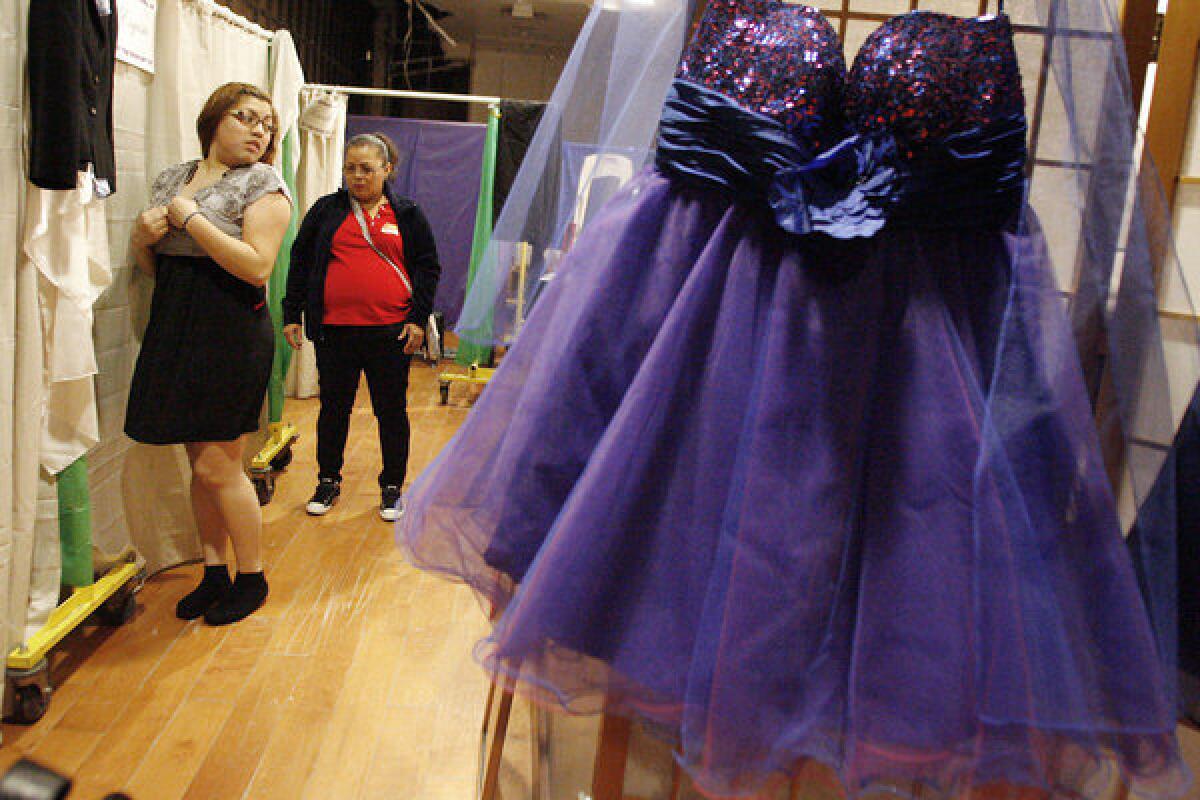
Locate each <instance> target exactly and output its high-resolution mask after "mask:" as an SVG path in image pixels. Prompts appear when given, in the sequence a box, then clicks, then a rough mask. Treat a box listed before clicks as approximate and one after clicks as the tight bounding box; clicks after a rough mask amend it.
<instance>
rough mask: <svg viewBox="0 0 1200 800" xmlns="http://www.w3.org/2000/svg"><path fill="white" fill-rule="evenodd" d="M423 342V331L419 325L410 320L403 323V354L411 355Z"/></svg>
mask: <svg viewBox="0 0 1200 800" xmlns="http://www.w3.org/2000/svg"><path fill="white" fill-rule="evenodd" d="M424 342H425V331H423V330H421V326H420V325H414V324H412V323H411V322H406V323H404V355H406V356H411V355H412V354H413V353H415V352H417V350H418V349H420V347H421V345H422V344H424Z"/></svg>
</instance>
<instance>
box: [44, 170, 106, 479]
mask: <svg viewBox="0 0 1200 800" xmlns="http://www.w3.org/2000/svg"><path fill="white" fill-rule="evenodd" d="M108 249H109V248H108V229H107V219H106V216H105V207H104V200H102V199H101V198H98V197H96V196H95V193H94V191H93V186H92V180H91V177H90V176H88V175H83V174H81V175H80V182H79V188H78V189H75V190H73V191H50V190H47V189H39V188H37V187H35V186H30V187H29V190H28V193H27V199H26V208H25V241H24V247H23V250H24V255H25V257H26V258H28V259H29V260H30V261H31V262H32V264H33V267H34V269H36V270H37V274H38V293H39V296H40V306H41V312H42V334H43V337H44V338H43V354H44V358H45V364H44V380H45V398H46V405H45V410H44V416H43V419H42V424H41V446H40V456H41V457H40V460H41V464H42V467H43V468H44V469H45V470H46V471H47V472H49V473H50V474H51V475H57V474H58V473H59V472H62V471H63V470H64V469H66V468H67V467H69V466H71V464H73V463H75V461H76V460H78V459H79V458H80V457H81V456H83V455H86V454H87V452H88V451H89V450H91V449H92V448H93V447H94V446H96V445H97V444H99V442H100V423H99V419H98V418H97V414H96V391H95V387H94V386H93V376H94V375H95V374H96V373H97V372H98V367H97V364H96V351H95V347H94V345H93V341H92V306H93V305H94V304H95V302H96V300H97V299H99V297H100V295H101V294H103V293H104V290H105V289H106V288H108V285H109V283H110V282H111V281H112V269H111V267H110V266H109V252H108Z"/></svg>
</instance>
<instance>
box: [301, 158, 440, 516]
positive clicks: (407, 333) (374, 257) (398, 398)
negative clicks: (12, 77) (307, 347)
mask: <svg viewBox="0 0 1200 800" xmlns="http://www.w3.org/2000/svg"><path fill="white" fill-rule="evenodd" d="M396 156H397V153H396V146H395V145H394V144H393V143H392V141H391V140H390V139H388V138H387V137H386V136H384V135H383V134H362V135H359V136H355V137H353V138H351V139H350V141H349V142H347V144H346V158H345V178H346V186H347V188H346V189H341V190H339V191H337V192H335V193H333V194H331V195H327V196H325V197H322V198H321V199H320V200H318V201H317V202H316V203H314V204H313V207H312V208H311V209H310V210H309V212H308V214H306V215H305V217H304V222H303V223H302V224H301V226H300V232H299V233H298V234H297V235H296V241H295V243H294V244H293V245H292V263H291V271H290V272H289V273H288V286H287V294H286V296H285V297H284V298H283V321H284V328H283V333H284V336H286V337H287V340H288V342H289V343H291V345H292V347H295V348H299V347H300V345H301V343H302V341H303V340H302V337H303V334H304V332H307V334H308V337H309V338H310V339H312V340H313V342H314V344H315V347H316V351H317V372H318V375H319V378H320V388H321V412H320V415H319V417H318V419H317V465H318V468H319V470H320V471H319V474H318V480H317V489H316V491H315V492H314V493H313V496H312V499H311V500H310V501H309V503H308V505H307V506H306V510H307V511H308V513H309V514H314V515H320V514H324V513H325V512H327V511H328V510H329V509H330V508H331V507H332V506H333V504H334V503H335V502H336V501H337V498H338V496H339V495H340V494H341V482H342V474H341V471H342V454H343V451H344V450H345V447H346V435H347V432H348V431H349V427H350V411H351V409H352V408H353V407H354V396H355V393H356V392H357V391H358V382H359V378H360V376H361V375H362V374H363V373H366V376H367V387H368V388H369V389H370V391H371V405H372V407H373V408H374V410H375V417H376V419H377V420H378V421H379V446H380V450H381V451H382V454H383V471H382V472H380V474H379V489H380V504H379V515H380V517H382V518H383V519H384V520H385V521H390V520H394V519H396V518H397V517H398V516H399V514H400V513H401V511H402V510H403V509H402V508H401V507H400V505H399V504H400V489H401V487H402V486H403V485H404V475H405V472H406V470H407V468H408V443H409V425H408V410H407V405H406V400H405V395H406V392H407V390H408V366H409V360H410V356H411V355H412V354H413V353H414V352H415V351H416V350H417V348H418V347H420V346H421V342H422V341H423V339H424V336H425V334H424V329H423V328H422V325H423V323H424V321H425V320H426V319H428V318H429V312H430V311H431V309H432V307H433V296H434V293H435V292H436V291H437V283H438V278H439V277H440V275H441V267H440V266H439V264H438V257H437V247H436V245H435V244H434V241H433V234H432V232H431V231H430V229H429V223H428V222H427V221H426V219H425V215H424V214H423V213H422V212H421V209H420V208H419V207H418V206H417V204H416V203H414V202H413V201H412V200H409V199H407V198H404V197H398V196H396V195H395V194H394V193H393V192H392V190H391V188H390V187H388V185H387V180H388V178H389V177H391V175H392V169H393V166H394V165H395V163H396ZM301 320H303V321H304V326H303V328H302V327H301V324H300V323H301Z"/></svg>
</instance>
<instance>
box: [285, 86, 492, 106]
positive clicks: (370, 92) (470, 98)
mask: <svg viewBox="0 0 1200 800" xmlns="http://www.w3.org/2000/svg"><path fill="white" fill-rule="evenodd" d="M304 88H305V89H316V90H320V91H326V92H340V93H341V94H361V95H367V96H369V97H399V98H405V99H409V100H444V101H446V102H449V103H479V104H481V105H489V106H494V105H497V104H499V103H500V101H501V99H502V98H499V97H484V96H482V95H476V94H442V93H441V92H418V91H414V90H412V89H372V88H369V87H366V86H330V85H327V84H323V83H306V84H304Z"/></svg>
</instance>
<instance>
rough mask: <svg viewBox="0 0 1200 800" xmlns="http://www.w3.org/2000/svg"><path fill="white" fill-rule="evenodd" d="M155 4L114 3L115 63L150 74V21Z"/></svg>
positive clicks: (145, 0)
mask: <svg viewBox="0 0 1200 800" xmlns="http://www.w3.org/2000/svg"><path fill="white" fill-rule="evenodd" d="M157 10H158V0H117V59H118V60H120V61H124V62H125V63H126V64H132V65H133V66H135V67H138V68H139V69H144V70H146V72H154V17H155V12H156V11H157Z"/></svg>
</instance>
